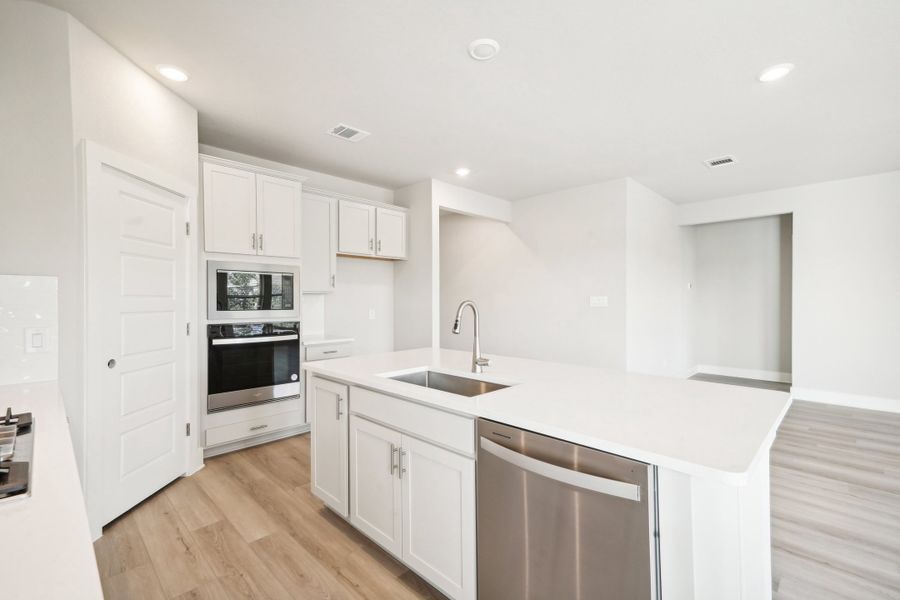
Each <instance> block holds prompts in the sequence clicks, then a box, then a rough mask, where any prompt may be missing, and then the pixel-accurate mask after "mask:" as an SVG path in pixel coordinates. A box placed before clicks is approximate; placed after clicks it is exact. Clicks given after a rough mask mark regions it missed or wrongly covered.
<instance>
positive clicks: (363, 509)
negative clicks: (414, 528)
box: [350, 415, 402, 558]
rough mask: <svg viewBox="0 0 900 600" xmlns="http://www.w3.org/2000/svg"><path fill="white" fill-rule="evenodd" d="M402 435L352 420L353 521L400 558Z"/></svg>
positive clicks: (360, 418)
mask: <svg viewBox="0 0 900 600" xmlns="http://www.w3.org/2000/svg"><path fill="white" fill-rule="evenodd" d="M400 438H401V436H400V434H399V433H397V432H396V431H394V430H393V429H388V428H387V427H382V426H381V425H377V424H375V423H373V422H371V421H367V420H366V419H363V418H362V417H358V416H355V415H351V417H350V522H351V523H353V524H354V525H355V526H356V527H357V528H358V529H359V530H360V531H362V532H363V533H365V534H366V535H367V536H369V537H370V538H372V539H373V540H374V541H375V542H377V543H378V544H380V545H381V546H383V547H384V548H385V549H386V550H387V551H388V552H390V553H392V554H393V555H395V556H396V557H398V558H399V557H400V554H401V548H402V540H401V537H400V532H401V528H400V521H401V519H400V478H399V477H398V474H399V473H398V471H399V464H398V461H399V460H400V443H401V439H400Z"/></svg>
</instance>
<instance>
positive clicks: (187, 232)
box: [184, 221, 191, 235]
mask: <svg viewBox="0 0 900 600" xmlns="http://www.w3.org/2000/svg"><path fill="white" fill-rule="evenodd" d="M184 235H191V222H190V221H185V223H184Z"/></svg>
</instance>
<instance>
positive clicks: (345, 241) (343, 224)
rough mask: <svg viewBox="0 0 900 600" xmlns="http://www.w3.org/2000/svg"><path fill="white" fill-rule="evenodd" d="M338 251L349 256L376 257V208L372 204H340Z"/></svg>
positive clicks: (350, 202)
mask: <svg viewBox="0 0 900 600" xmlns="http://www.w3.org/2000/svg"><path fill="white" fill-rule="evenodd" d="M338 223H339V234H338V239H339V241H338V250H339V251H340V252H344V253H347V254H363V255H368V256H374V255H375V207H374V206H372V205H371V204H363V203H362V202H353V201H352V200H340V201H339V202H338Z"/></svg>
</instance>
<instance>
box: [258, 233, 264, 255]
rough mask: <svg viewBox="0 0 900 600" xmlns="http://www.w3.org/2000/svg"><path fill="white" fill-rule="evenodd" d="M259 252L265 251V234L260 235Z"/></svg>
mask: <svg viewBox="0 0 900 600" xmlns="http://www.w3.org/2000/svg"><path fill="white" fill-rule="evenodd" d="M259 251H260V252H262V251H263V234H259Z"/></svg>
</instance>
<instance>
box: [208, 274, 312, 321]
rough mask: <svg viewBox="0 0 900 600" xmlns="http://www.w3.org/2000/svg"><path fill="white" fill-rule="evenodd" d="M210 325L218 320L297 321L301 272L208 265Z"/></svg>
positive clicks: (298, 316)
mask: <svg viewBox="0 0 900 600" xmlns="http://www.w3.org/2000/svg"><path fill="white" fill-rule="evenodd" d="M206 280H207V295H206V298H207V304H208V308H209V311H208V317H209V320H210V321H215V320H219V319H244V320H248V319H254V320H256V319H299V318H300V269H299V268H298V267H293V266H289V265H259V264H250V263H237V262H220V261H214V260H210V261H207V267H206Z"/></svg>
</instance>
